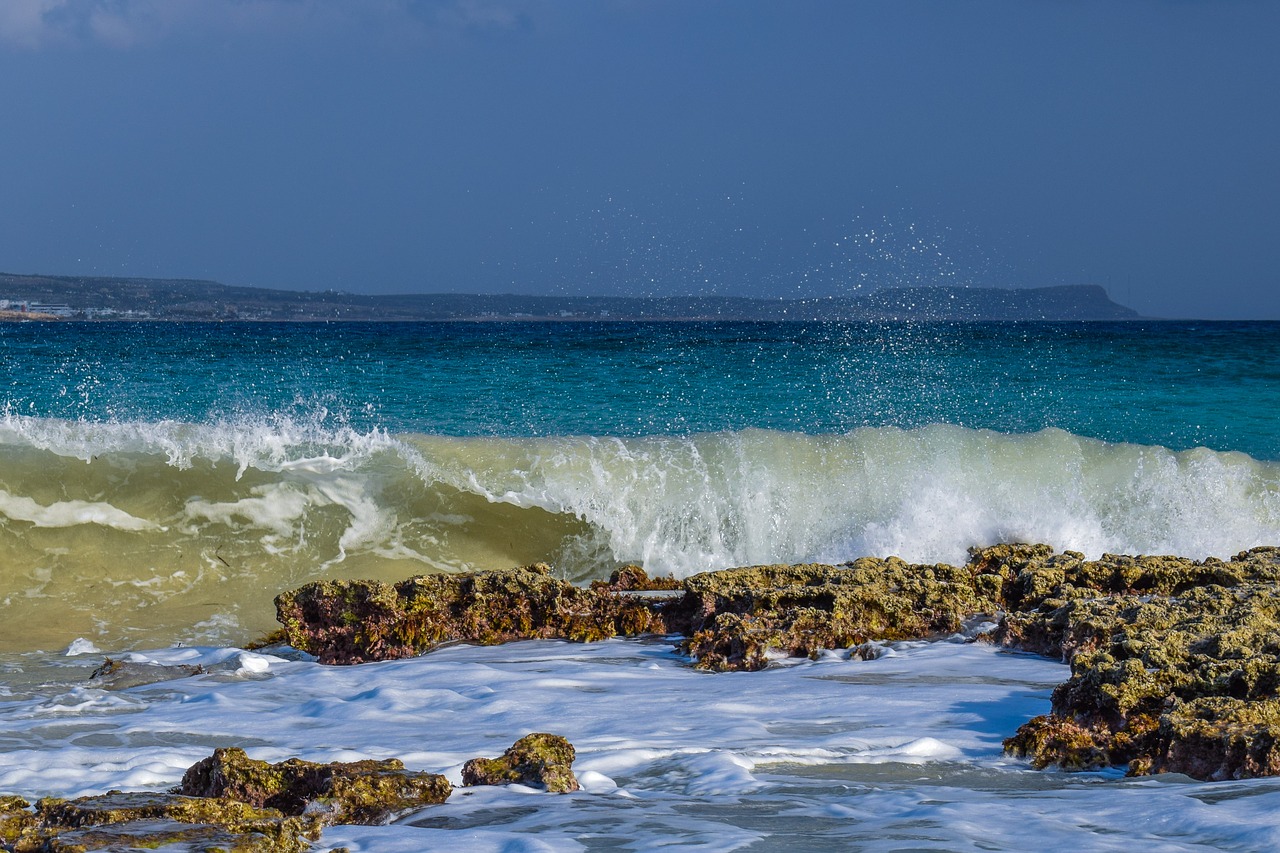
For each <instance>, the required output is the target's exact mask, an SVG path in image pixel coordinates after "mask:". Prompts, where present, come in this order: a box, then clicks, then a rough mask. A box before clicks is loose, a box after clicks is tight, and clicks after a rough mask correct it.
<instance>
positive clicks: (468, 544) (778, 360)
mask: <svg viewBox="0 0 1280 853" xmlns="http://www.w3.org/2000/svg"><path fill="white" fill-rule="evenodd" d="M0 351H3V354H4V358H3V364H4V368H3V374H0V557H3V568H2V570H0V601H4V602H5V604H6V607H7V609H6V615H7V617H8V618H7V619H6V620H4V621H3V622H0V650H3V649H13V650H21V649H25V648H31V647H38V648H60V647H65V646H66V645H67V643H69V642H70V641H71V640H72V639H74V638H76V637H91V638H95V639H96V640H98V641H100V642H101V643H110V644H112V645H113V646H115V647H119V646H120V645H124V644H139V643H142V644H147V643H151V644H154V643H159V644H164V643H168V642H171V641H173V640H174V639H183V640H191V641H201V642H206V641H207V642H239V641H243V640H244V639H246V638H247V637H249V636H252V635H254V634H255V633H258V632H261V631H264V630H267V629H269V628H270V627H271V626H272V623H273V621H274V613H273V610H272V607H271V598H272V597H273V596H274V595H275V594H276V593H277V592H280V591H282V590H284V589H288V588H291V587H296V586H298V585H300V584H302V583H305V582H306V581H309V580H312V579H316V578H320V577H352V576H355V577H380V578H384V579H387V580H398V579H400V578H403V577H406V576H408V575H411V574H414V573H419V572H423V571H465V570H471V569H477V568H502V567H509V566H511V565H517V564H526V563H531V562H535V561H545V562H548V563H550V564H551V565H552V566H553V567H554V569H555V570H556V571H557V572H558V573H559V574H560V575H561V576H563V577H566V578H569V579H571V580H574V581H579V582H584V581H587V580H590V579H593V578H598V577H602V576H607V575H608V573H609V572H610V571H611V570H612V569H613V568H615V567H617V566H618V565H620V564H622V563H626V562H637V563H641V564H643V565H644V566H645V567H646V568H647V569H649V570H650V571H651V572H657V573H668V572H669V573H673V574H675V575H678V576H684V575H688V574H691V573H694V572H699V571H704V570H708V569H717V568H724V567H727V566H734V565H749V564H754V563H773V562H800V561H807V560H823V561H828V562H839V561H843V560H848V559H853V558H856V557H858V556H863V555H877V556H886V555H890V554H896V555H899V556H901V557H903V558H905V559H908V560H910V561H913V562H939V561H942V562H949V563H953V564H959V563H963V562H964V560H965V558H966V549H968V548H969V547H971V546H975V545H978V546H980V545H988V544H992V543H995V542H1004V541H1038V542H1046V543H1048V544H1050V545H1053V546H1055V547H1057V548H1059V549H1073V550H1078V551H1082V552H1084V553H1085V554H1087V555H1090V556H1097V555H1100V554H1102V553H1105V552H1108V551H1109V552H1116V553H1178V554H1183V555H1186V556H1191V557H1195V558H1203V557H1207V556H1218V557H1229V556H1231V555H1232V554H1235V553H1237V552H1239V551H1241V550H1244V549H1246V548H1250V547H1253V546H1256V545H1266V544H1276V543H1280V462H1277V461H1276V460H1277V459H1280V429H1277V428H1276V426H1277V420H1276V419H1277V412H1280V325H1277V324H1244V323H1233V324H1194V325H1191V324H1173V323H1150V324H1146V323H1132V324H1114V325H1109V324H1061V325H1058V324H967V325H929V324H912V325H901V324H900V325H894V324H861V325H821V324H814V325H802V324H740V323H724V324H696V323H651V324H579V323H507V324H466V323H455V324H447V323H446V324H411V325H380V324H335V325H269V324H208V325H176V324H159V323H157V324H142V323H138V324H72V323H65V324H64V323H57V324H26V325H15V324H9V325H3V326H0Z"/></svg>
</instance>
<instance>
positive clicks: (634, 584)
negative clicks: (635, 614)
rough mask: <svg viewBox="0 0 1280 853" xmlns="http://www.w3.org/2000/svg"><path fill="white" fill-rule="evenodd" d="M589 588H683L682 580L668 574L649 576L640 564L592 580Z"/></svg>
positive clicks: (647, 589)
mask: <svg viewBox="0 0 1280 853" xmlns="http://www.w3.org/2000/svg"><path fill="white" fill-rule="evenodd" d="M591 588H592V589H595V590H608V591H612V592H661V591H665V590H677V589H684V581H681V580H678V579H677V578H673V577H671V576H670V575H668V576H666V577H660V578H651V577H649V573H648V572H646V571H645V570H644V569H643V568H641V567H640V566H636V565H626V566H623V567H622V568H620V569H617V570H615V571H614V572H613V574H611V575H610V576H609V580H607V581H592V582H591Z"/></svg>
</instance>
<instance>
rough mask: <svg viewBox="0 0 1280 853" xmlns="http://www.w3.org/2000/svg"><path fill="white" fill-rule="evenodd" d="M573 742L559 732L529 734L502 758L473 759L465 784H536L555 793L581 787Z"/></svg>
mask: <svg viewBox="0 0 1280 853" xmlns="http://www.w3.org/2000/svg"><path fill="white" fill-rule="evenodd" d="M573 759H574V750H573V744H571V743H569V741H567V740H565V739H564V738H562V737H560V736H559V735H550V734H543V733H541V732H538V733H534V734H530V735H525V736H524V737H522V738H520V740H518V741H516V742H515V743H514V744H512V746H511V748H510V749H508V750H507V751H506V752H504V753H502V755H501V757H499V758H473V759H471V760H470V761H468V762H467V763H466V764H465V765H463V767H462V783H463V784H464V785H509V784H512V783H518V784H521V785H533V786H536V787H540V788H545V789H546V790H548V791H550V792H551V793H554V794H563V793H569V792H572V791H576V790H578V779H577V777H576V776H574V775H573Z"/></svg>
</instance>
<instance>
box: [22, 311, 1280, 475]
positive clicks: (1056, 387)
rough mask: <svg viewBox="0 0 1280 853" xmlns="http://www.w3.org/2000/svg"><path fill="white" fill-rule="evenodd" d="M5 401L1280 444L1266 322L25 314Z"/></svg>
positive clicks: (511, 421) (636, 428)
mask: <svg viewBox="0 0 1280 853" xmlns="http://www.w3.org/2000/svg"><path fill="white" fill-rule="evenodd" d="M0 352H3V356H4V359H3V363H4V367H3V372H2V373H0V389H3V392H2V393H3V402H4V404H5V406H6V408H7V410H8V411H9V412H10V413H12V414H18V415H32V416H36V417H42V418H59V419H67V420H87V421H143V422H145V421H159V420H179V421H186V422H193V423H208V422H214V421H226V420H232V419H245V418H267V417H278V416H279V415H280V414H281V413H286V414H288V415H290V416H291V417H293V418H295V419H315V418H321V419H327V420H328V421H329V422H330V423H333V424H344V425H349V426H351V427H352V428H354V429H357V430H361V431H366V430H369V429H373V428H381V429H385V430H387V431H389V432H392V433H401V432H421V433H429V434H438V435H454V436H490V435H491V436H551V435H620V436H642V435H685V434H690V433H697V432H716V431H724V430H742V429H747V428H764V429H773V430H782V431H795V432H803V433H810V434H824V433H836V434H838V433H845V432H848V431H850V430H853V429H857V428H859V427H868V426H870V427H881V426H897V427H902V428H907V429H910V428H915V427H920V426H924V425H927V424H931V423H947V424H954V425H958V426H963V427H968V428H973V429H992V430H996V431H999V432H1004V433H1023V432H1035V431H1037V430H1041V429H1044V428H1046V427H1056V428H1059V429H1063V430H1066V431H1068V432H1071V433H1074V434H1076V435H1080V436H1087V437H1092V438H1098V439H1102V440H1105V441H1109V442H1133V443H1138V444H1146V445H1160V446H1164V447H1169V448H1173V449H1179V450H1180V449H1186V448H1190V447H1196V446H1205V447H1209V448H1212V449H1214V450H1239V451H1243V452H1245V453H1248V454H1250V455H1252V456H1254V457H1255V458H1259V459H1277V458H1280V429H1277V415H1276V413H1277V412H1280V324H1273V323H1197V324H1181V323H1121V324H1043V323H1035V324H1001V323H992V324H962V325H941V324H937V325H935V324H919V325H905V324H853V325H822V324H745V323H725V324H702V323H653V324H577V323H565V324H543V323H505V324H456V323H439V324H405V325H381V324H334V325H321V326H316V325H287V324H282V325H275V324H192V325H185V324H176V325H170V324H140V323H137V324H109V323H104V324H73V323H66V324H51V325H41V324H24V325H13V324H11V325H5V326H0Z"/></svg>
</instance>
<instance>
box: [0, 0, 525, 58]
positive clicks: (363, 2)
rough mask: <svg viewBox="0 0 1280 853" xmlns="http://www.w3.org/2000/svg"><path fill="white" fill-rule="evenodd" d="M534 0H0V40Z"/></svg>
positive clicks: (433, 22)
mask: <svg viewBox="0 0 1280 853" xmlns="http://www.w3.org/2000/svg"><path fill="white" fill-rule="evenodd" d="M531 5H533V3H532V2H531V0H359V2H350V0H0V43H8V44H10V45H17V46H20V47H25V48H30V49H39V48H44V47H51V46H58V45H73V44H87V43H96V44H103V45H107V46H110V47H115V48H128V47H131V46H134V45H138V44H149V43H154V42H158V41H163V40H165V39H168V38H171V37H174V36H179V35H187V34H201V33H208V34H222V35H225V34H227V33H256V32H265V33H271V32H286V33H295V34H296V33H299V32H316V33H323V32H339V33H340V32H343V31H344V30H346V29H348V28H350V27H352V26H359V27H361V28H367V27H370V26H373V27H387V28H390V29H394V30H396V31H399V32H403V31H404V30H406V29H409V30H413V29H418V30H423V31H429V30H438V29H519V28H523V27H525V26H526V25H527V22H528V20H529V7H530V6H531Z"/></svg>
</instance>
